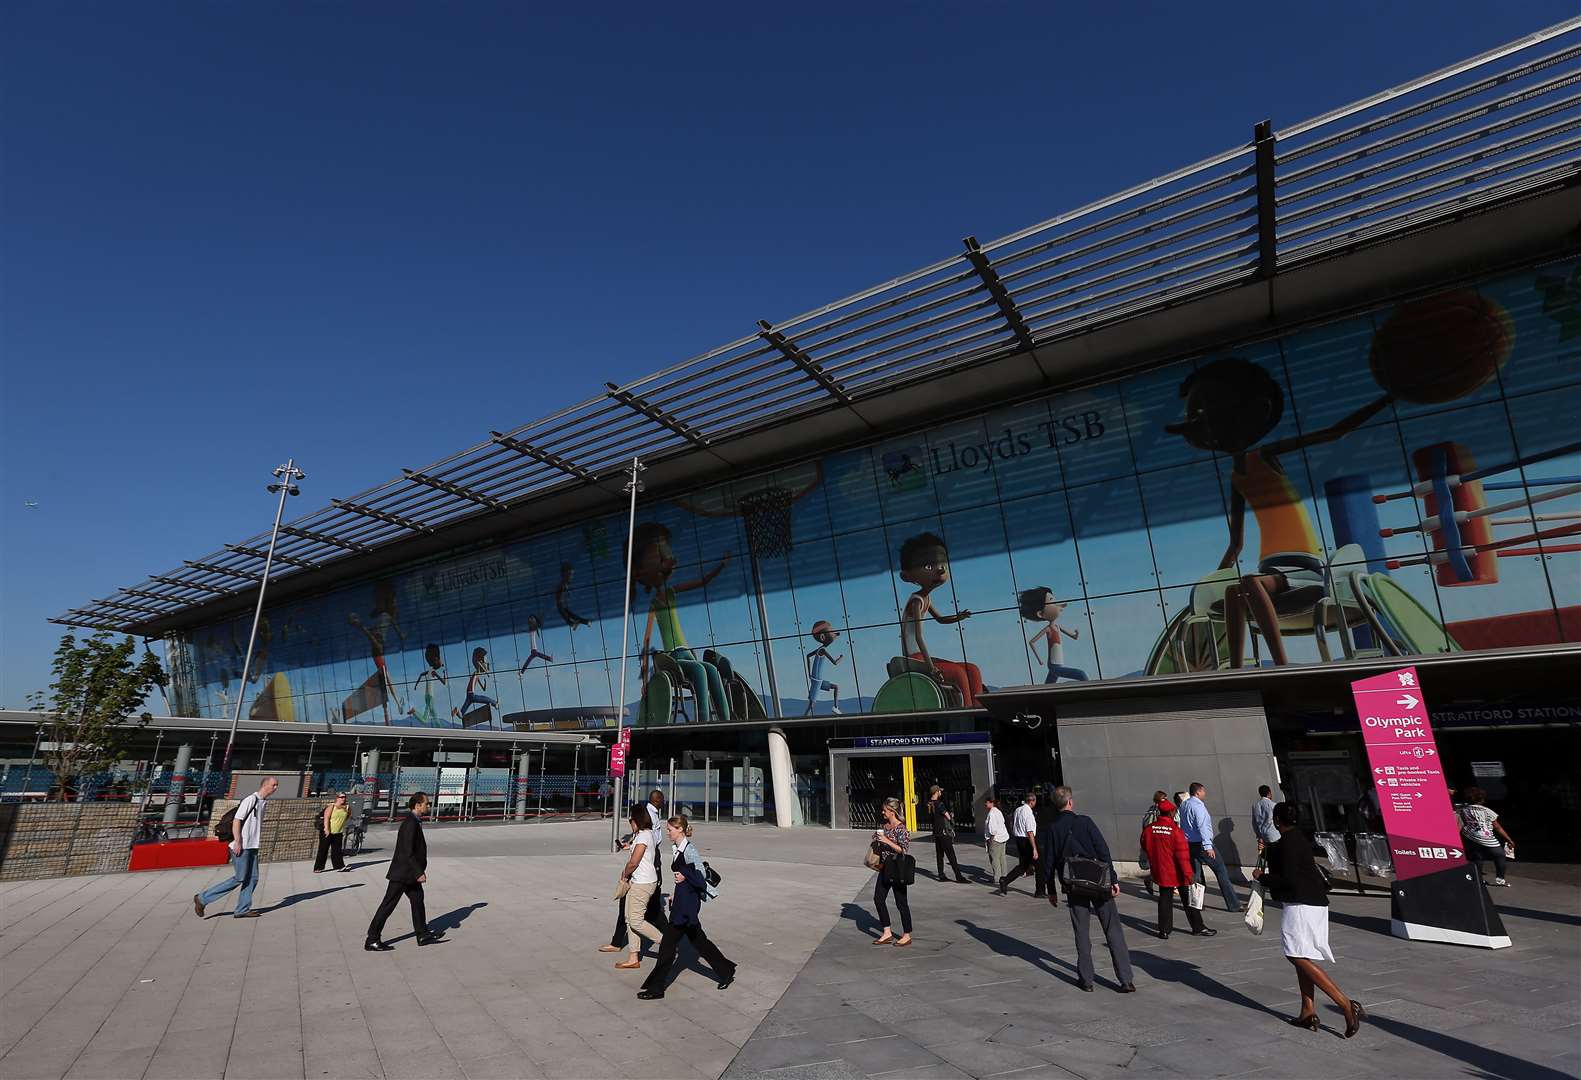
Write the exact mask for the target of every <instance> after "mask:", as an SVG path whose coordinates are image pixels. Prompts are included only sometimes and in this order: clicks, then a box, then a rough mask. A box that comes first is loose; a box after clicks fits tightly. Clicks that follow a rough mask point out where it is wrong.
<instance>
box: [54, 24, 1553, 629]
mask: <svg viewBox="0 0 1581 1080" xmlns="http://www.w3.org/2000/svg"><path fill="white" fill-rule="evenodd" d="M1578 179H1581V17H1578V18H1573V19H1570V20H1567V21H1565V22H1562V23H1559V24H1557V25H1555V26H1552V27H1549V28H1548V29H1546V30H1542V31H1538V32H1536V33H1533V34H1530V35H1527V36H1526V37H1523V38H1521V39H1519V40H1517V41H1513V42H1510V43H1508V44H1506V45H1502V46H1500V47H1498V48H1495V49H1491V50H1489V51H1488V52H1485V53H1482V54H1480V55H1479V56H1475V57H1471V58H1469V59H1467V60H1464V61H1461V62H1459V63H1456V64H1453V65H1450V66H1449V67H1446V68H1442V69H1440V70H1438V71H1435V72H1432V73H1431V74H1428V75H1425V76H1423V77H1421V78H1418V79H1415V80H1412V81H1411V82H1408V83H1405V84H1402V85H1400V86H1397V87H1393V88H1391V89H1389V90H1386V91H1383V92H1381V93H1379V94H1375V95H1373V96H1371V97H1369V98H1366V99H1363V100H1362V101H1358V102H1355V103H1354V104H1351V105H1347V106H1345V107H1343V108H1341V109H1337V110H1334V111H1332V112H1329V113H1326V114H1324V115H1322V116H1319V117H1315V118H1313V119H1311V120H1308V121H1305V122H1302V123H1300V124H1296V125H1293V126H1291V127H1289V128H1286V129H1284V130H1282V131H1278V132H1275V131H1273V130H1272V129H1271V125H1269V124H1268V123H1266V122H1264V123H1263V124H1259V125H1257V126H1256V129H1255V130H1254V133H1253V138H1252V140H1251V141H1249V142H1247V143H1245V144H1242V145H1240V146H1237V147H1234V148H1232V149H1229V150H1226V151H1224V152H1222V153H1219V154H1216V155H1213V156H1211V157H1209V158H1206V159H1204V160H1203V161H1200V162H1197V163H1196V164H1194V165H1190V166H1187V167H1185V168H1183V169H1179V170H1176V171H1174V172H1172V173H1169V174H1167V175H1165V176H1161V177H1158V178H1156V179H1154V180H1150V181H1147V182H1146V183H1143V184H1139V185H1136V186H1135V187H1132V188H1128V189H1126V190H1125V191H1122V192H1119V193H1117V194H1114V195H1111V196H1108V197H1106V198H1103V199H1099V200H1097V201H1095V202H1092V203H1089V204H1088V205H1086V206H1083V207H1080V208H1078V209H1076V210H1072V211H1069V212H1067V213H1064V214H1061V215H1058V216H1056V217H1053V218H1050V219H1048V220H1047V221H1044V222H1040V223H1039V224H1037V225H1034V226H1031V227H1029V228H1027V229H1023V230H1021V231H1019V232H1016V233H1012V234H1010V235H1009V236H1005V237H1002V238H1000V239H998V240H995V241H992V242H990V243H986V244H979V243H978V242H977V241H976V239H975V238H971V237H968V238H967V239H966V241H965V250H964V251H963V252H962V253H961V254H959V255H956V256H953V257H951V258H948V259H944V260H942V261H940V262H937V263H934V264H933V265H931V266H926V267H923V268H922V269H920V270H916V271H913V272H912V273H909V274H905V275H902V276H900V277H897V278H894V279H892V280H890V281H887V282H884V283H883V284H881V285H877V286H874V287H873V288H870V289H867V290H865V291H863V292H860V293H858V294H856V295H854V296H851V297H847V298H846V299H844V300H840V301H837V302H835V303H832V304H828V305H826V306H824V307H822V308H819V309H817V310H815V311H812V312H808V313H807V314H804V315H800V316H797V317H795V318H792V319H787V320H784V321H781V322H779V323H770V322H767V321H764V320H759V321H758V322H757V325H756V327H755V328H754V329H753V330H752V332H751V333H749V334H748V335H747V336H745V337H742V338H740V339H738V340H736V341H733V342H730V343H729V344H726V345H722V346H719V347H718V348H716V349H712V350H710V351H709V352H706V353H704V354H702V355H700V356H697V357H693V358H692V359H690V360H686V361H683V362H681V363H679V364H676V365H674V366H672V367H669V368H666V369H664V370H662V371H659V372H656V373H654V374H652V375H649V376H646V377H644V378H642V379H638V380H635V381H633V382H630V383H627V384H626V385H624V386H615V385H613V384H606V390H605V392H604V393H602V394H600V395H598V396H597V397H593V398H590V399H588V400H586V401H583V402H580V403H578V404H575V405H571V406H569V407H567V408H565V409H561V410H560V411H558V412H556V413H554V414H552V415H550V416H547V417H544V418H542V419H540V420H536V421H533V422H531V423H528V424H524V425H521V426H519V427H516V428H513V429H511V430H509V431H504V432H498V431H496V432H490V437H489V439H488V440H487V441H485V442H482V443H479V444H477V445H475V446H472V447H469V448H467V449H465V450H462V451H460V452H459V453H456V454H453V455H451V456H450V457H447V458H444V459H442V460H440V461H437V462H435V463H433V464H432V465H428V466H426V467H424V468H421V469H404V470H402V475H401V476H400V477H399V478H396V479H393V480H389V481H387V482H385V483H383V484H381V485H379V486H377V487H374V488H370V489H369V490H367V491H364V492H361V493H359V494H357V495H355V496H352V497H351V498H348V499H334V500H331V503H330V505H329V506H328V507H324V508H321V509H319V510H315V511H313V512H311V513H308V514H306V515H303V516H302V517H300V518H297V519H295V520H293V521H292V522H290V523H289V524H288V525H284V526H282V527H281V530H280V532H281V538H280V542H279V545H278V547H277V549H276V553H275V563H276V565H275V567H274V568H273V571H272V574H271V581H277V580H289V579H291V578H297V577H301V581H300V583H296V582H293V583H292V584H293V585H294V586H299V587H298V588H288V589H287V593H290V592H294V591H299V589H306V588H313V587H326V586H327V585H328V584H329V583H330V580H331V579H334V578H339V577H341V576H347V575H349V574H351V573H361V572H367V571H371V570H372V569H374V568H375V567H376V566H378V567H383V566H387V565H393V564H394V563H396V562H400V561H405V560H407V559H411V558H419V557H423V556H424V555H428V554H435V553H437V552H439V551H441V550H443V549H445V548H446V547H450V548H454V547H455V546H457V545H458V544H461V543H470V542H483V541H485V540H490V539H498V538H499V537H500V536H502V535H504V534H506V533H509V532H511V531H512V530H520V531H527V529H528V526H529V524H531V525H532V526H534V527H537V528H541V527H544V526H545V525H546V523H547V521H548V520H549V519H551V518H555V517H556V516H557V515H558V516H564V517H569V516H570V515H572V514H574V513H586V512H589V511H590V510H591V511H595V512H596V511H598V510H602V509H608V508H609V507H611V506H612V505H613V503H614V501H615V499H616V497H617V493H618V487H619V485H618V482H617V480H616V477H615V474H616V473H618V471H619V470H620V468H621V467H622V465H623V463H625V462H627V461H629V460H630V458H631V457H632V456H634V455H638V456H641V457H643V458H644V460H645V461H646V462H647V463H648V464H649V466H650V470H651V471H650V473H649V481H650V489H651V490H655V491H663V490H671V489H676V488H677V487H678V486H679V485H683V484H685V485H693V484H699V483H706V482H708V480H709V479H712V478H719V477H728V476H729V475H731V474H732V473H735V474H739V473H740V471H741V470H742V469H744V468H766V467H770V466H772V465H773V464H774V463H776V462H778V461H782V460H784V459H785V457H786V455H787V454H788V453H798V452H799V453H800V454H803V455H805V453H806V449H805V448H806V447H807V446H808V445H811V444H813V443H814V442H816V441H820V440H821V441H823V442H825V443H826V444H827V443H829V442H830V441H831V440H832V441H834V442H839V441H842V440H847V441H849V440H855V439H859V438H861V437H863V436H865V435H871V433H872V432H874V431H876V430H878V429H879V428H880V427H881V426H885V425H893V424H901V423H906V422H916V421H918V420H921V419H923V418H926V417H929V416H937V415H944V414H946V413H952V412H959V411H961V410H962V409H963V408H965V407H969V406H973V407H974V406H975V405H977V404H986V403H988V402H991V401H993V400H995V399H996V398H999V399H1003V398H1005V397H1008V396H1014V395H1016V394H1027V393H1030V392H1033V391H1036V390H1040V389H1042V390H1046V389H1048V388H1049V387H1052V386H1057V385H1062V384H1064V383H1067V382H1076V381H1080V380H1082V379H1091V378H1093V377H1094V376H1095V375H1097V374H1100V373H1102V374H1107V375H1108V376H1109V377H1113V376H1114V375H1116V374H1119V373H1120V372H1121V371H1123V370H1124V369H1125V366H1126V365H1127V364H1129V365H1130V366H1132V367H1134V366H1137V365H1138V364H1140V363H1145V362H1146V361H1148V360H1149V359H1150V360H1151V361H1152V362H1155V363H1156V362H1157V361H1158V359H1159V358H1158V357H1156V356H1154V357H1148V356H1147V355H1146V353H1147V350H1149V349H1154V350H1160V349H1169V350H1172V352H1173V355H1172V356H1171V357H1169V359H1173V358H1174V357H1175V356H1178V355H1179V354H1180V352H1181V351H1183V350H1188V349H1189V348H1191V347H1192V346H1193V345H1194V344H1206V343H1208V342H1219V341H1223V340H1226V335H1229V334H1232V333H1238V334H1243V335H1244V334H1248V333H1255V332H1267V331H1268V329H1269V328H1270V326H1272V325H1276V324H1279V323H1281V322H1290V321H1294V320H1299V319H1310V318H1313V317H1316V316H1317V315H1318V314H1319V313H1320V312H1322V311H1325V310H1326V311H1329V312H1332V311H1333V310H1334V309H1335V307H1336V306H1338V305H1341V304H1356V303H1360V302H1362V301H1363V300H1366V299H1371V300H1373V301H1376V300H1377V299H1378V298H1379V297H1380V296H1381V295H1383V291H1384V290H1385V289H1387V288H1394V289H1399V288H1402V287H1417V286H1420V285H1421V284H1423V283H1424V282H1425V281H1427V280H1428V277H1429V275H1432V274H1437V275H1438V276H1440V277H1442V276H1444V274H1445V271H1446V268H1448V269H1449V270H1450V271H1452V272H1456V273H1464V272H1469V271H1470V270H1472V269H1474V268H1476V267H1477V266H1479V265H1480V266H1487V265H1490V264H1492V263H1494V262H1496V261H1497V260H1499V259H1501V258H1502V259H1508V258H1511V257H1513V256H1514V255H1515V253H1517V252H1520V253H1534V252H1544V253H1546V252H1552V251H1554V250H1557V249H1559V248H1560V247H1561V245H1562V244H1563V243H1564V239H1563V238H1564V236H1565V234H1566V233H1567V232H1568V231H1569V229H1570V228H1571V227H1572V226H1573V225H1574V223H1575V220H1576V217H1577V214H1576V213H1575V212H1574V204H1575V201H1576V200H1574V199H1572V198H1570V196H1573V195H1574V194H1575V188H1576V185H1577V181H1578ZM1539 197H1542V198H1543V199H1545V200H1548V201H1550V202H1554V203H1556V204H1557V205H1553V206H1544V207H1542V209H1541V210H1540V211H1533V210H1532V209H1531V208H1530V206H1529V205H1528V204H1530V203H1531V201H1532V200H1534V199H1538V198H1539ZM1523 207H1525V209H1523ZM1494 212H1498V213H1503V214H1505V217H1504V218H1503V219H1502V220H1500V221H1499V223H1498V224H1497V225H1487V224H1480V225H1479V224H1478V221H1477V218H1478V217H1483V218H1486V217H1488V215H1490V214H1492V213H1494ZM1452 222H1453V223H1458V224H1457V228H1462V229H1463V234H1462V235H1457V237H1456V238H1455V242H1454V243H1444V242H1443V241H1441V240H1435V239H1434V238H1433V236H1432V234H1431V233H1430V232H1429V231H1428V230H1430V229H1433V228H1436V227H1439V226H1444V225H1446V224H1448V223H1452ZM1406 240H1410V243H1406V242H1405V241H1406ZM1383 241H1392V243H1391V245H1390V247H1389V249H1386V250H1385V251H1383V252H1375V253H1374V254H1372V255H1370V256H1369V259H1368V260H1367V266H1366V267H1365V268H1361V267H1357V266H1352V265H1349V264H1345V265H1344V269H1343V271H1340V272H1336V271H1335V270H1334V265H1335V262H1336V260H1337V259H1338V258H1339V257H1341V256H1346V255H1350V254H1353V253H1356V252H1359V251H1361V250H1363V249H1364V248H1365V249H1373V248H1376V246H1377V245H1379V244H1380V243H1382V242H1383ZM967 367H971V368H972V369H973V371H974V374H973V378H972V380H971V386H970V387H967V388H964V389H963V388H962V387H960V386H959V385H958V384H957V385H954V386H952V387H951V389H950V392H949V393H948V394H943V395H941V394H940V393H939V390H938V385H937V382H936V380H937V379H938V378H940V377H941V376H945V375H948V374H951V373H953V372H958V371H960V370H961V369H963V368H967ZM792 420H796V421H798V424H797V427H796V431H797V435H798V440H797V441H799V443H800V447H799V448H797V447H796V446H795V445H794V444H792V443H788V442H787V439H786V437H785V427H786V425H787V424H788V423H789V422H790V421H792ZM528 504H531V507H532V510H533V513H532V515H531V516H532V518H533V520H532V521H531V522H528V521H527V520H526V518H527V516H528V515H525V514H522V513H520V511H522V510H523V509H524V508H525V507H526V506H527V505H528ZM441 530H443V535H442V536H441V535H437V534H439V533H440V531H441ZM267 544H268V534H267V533H263V534H260V535H258V536H254V537H250V538H248V539H247V540H244V541H242V542H240V543H237V544H228V545H226V546H225V548H224V549H223V550H221V551H219V552H215V553H213V554H210V555H206V556H204V557H203V558H201V559H196V560H190V561H188V562H185V563H184V564H183V565H182V566H181V567H180V568H179V569H176V570H172V571H170V572H168V573H164V574H159V575H154V576H152V577H150V578H149V579H148V580H147V581H145V582H143V583H141V584H140V585H139V586H137V587H129V588H123V589H121V590H119V591H118V592H116V593H115V594H114V595H112V596H110V597H107V598H105V599H103V600H95V601H91V602H90V603H89V604H87V605H85V606H83V607H80V608H74V609H72V610H71V611H69V612H67V613H66V614H65V615H63V616H60V617H58V618H56V619H53V620H51V621H53V622H57V623H63V624H66V625H74V626H89V627H96V628H104V629H110V630H116V631H125V632H129V633H142V634H145V635H149V636H158V635H159V634H161V633H163V632H165V631H167V630H170V629H174V628H177V627H181V626H186V625H192V624H195V623H198V622H201V621H207V620H208V619H211V618H217V617H220V616H221V615H223V614H227V613H229V612H230V611H231V610H233V609H237V608H239V607H240V606H241V605H242V604H243V603H244V602H245V601H246V599H247V598H249V597H250V596H251V595H252V588H253V587H254V585H256V584H257V583H258V582H259V581H260V580H261V576H262V575H261V569H262V564H263V553H264V552H263V549H264V548H265V547H266V546H267ZM397 545H398V546H399V551H395V550H389V551H386V550H385V549H393V548H394V547H396V546H397ZM373 553H378V557H376V558H369V556H370V555H371V554H373ZM353 555H356V556H359V558H358V559H357V560H355V561H354V563H352V564H343V565H342V566H341V567H339V568H337V572H336V573H333V574H322V573H320V574H317V575H307V576H304V575H303V572H304V571H309V570H321V569H322V568H324V567H326V566H329V565H330V564H334V563H338V562H341V561H342V560H346V559H348V558H349V557H350V556H353Z"/></svg>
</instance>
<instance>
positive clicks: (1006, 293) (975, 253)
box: [961, 236, 1035, 352]
mask: <svg viewBox="0 0 1581 1080" xmlns="http://www.w3.org/2000/svg"><path fill="white" fill-rule="evenodd" d="M961 242H962V243H964V244H965V245H966V261H967V262H969V263H971V264H972V269H973V270H975V271H977V276H978V277H979V278H981V279H982V282H983V286H984V287H985V288H986V289H987V290H988V295H989V296H991V297H993V298H994V303H995V304H997V305H998V306H999V313H1000V314H1001V315H1003V316H1004V317H1005V322H1007V323H1009V324H1010V332H1011V333H1012V334H1014V335H1015V337H1016V341H1018V342H1020V344H1021V347H1022V348H1023V349H1026V350H1027V351H1028V352H1031V351H1032V349H1033V348H1034V347H1035V346H1034V345H1033V344H1032V331H1031V330H1029V329H1028V328H1027V324H1026V320H1025V319H1023V318H1022V317H1021V312H1020V310H1019V309H1018V308H1017V307H1016V302H1015V298H1014V297H1012V296H1011V295H1010V290H1009V289H1007V288H1005V283H1004V282H1003V281H1000V280H999V272H998V271H997V270H995V269H994V264H993V263H991V262H989V261H988V256H987V255H985V254H983V248H982V245H981V244H979V243H978V242H977V237H975V236H968V237H967V238H966V239H965V240H963V241H961Z"/></svg>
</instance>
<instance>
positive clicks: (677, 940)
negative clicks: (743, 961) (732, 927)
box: [642, 923, 736, 993]
mask: <svg viewBox="0 0 1581 1080" xmlns="http://www.w3.org/2000/svg"><path fill="white" fill-rule="evenodd" d="M682 938H685V939H686V940H687V941H690V942H691V943H692V948H694V949H696V950H697V955H698V956H700V957H702V958H703V960H704V962H706V963H707V964H708V966H709V967H711V968H713V969H714V974H715V975H717V976H719V977H720V978H721V979H723V978H727V977H729V976H730V975H733V974H735V970H736V965H735V964H733V963H731V962H730V961H729V960H727V959H726V958H725V954H724V953H722V952H720V951H719V946H718V945H715V944H714V943H713V942H712V941H709V940H708V935H707V934H705V933H703V928H702V927H701V926H699V925H698V924H697V923H687V924H686V925H685V926H677V925H676V924H674V923H670V924H669V925H668V926H666V927H665V928H664V939H663V940H662V941H660V942H659V962H658V963H657V964H656V965H654V968H653V971H652V973H650V974H649V975H648V977H647V978H646V979H644V980H643V981H642V988H643V989H644V990H658V991H659V992H660V993H662V992H663V991H664V987H665V984H666V983H668V982H669V981H670V969H671V968H672V967H674V966H675V951H676V950H677V949H679V948H680V947H681V939H682Z"/></svg>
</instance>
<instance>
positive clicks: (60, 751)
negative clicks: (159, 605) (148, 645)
mask: <svg viewBox="0 0 1581 1080" xmlns="http://www.w3.org/2000/svg"><path fill="white" fill-rule="evenodd" d="M50 672H51V674H53V675H54V681H53V682H51V683H50V686H49V693H48V694H47V695H46V694H43V693H35V694H33V695H32V696H31V698H30V701H29V704H30V705H31V706H32V707H33V708H34V709H36V710H38V711H39V712H43V713H46V714H47V718H46V723H48V724H49V748H48V749H47V750H45V752H44V761H45V763H46V764H47V765H48V766H49V769H50V771H51V772H53V773H54V774H55V777H56V779H57V781H58V787H57V791H58V796H57V797H58V798H60V799H61V800H62V801H64V800H65V799H66V798H67V793H68V791H70V790H72V789H74V788H75V787H76V786H77V782H78V780H79V779H80V778H81V777H84V776H92V775H93V774H95V773H99V772H103V771H104V770H105V769H106V768H108V767H109V766H110V765H112V764H113V763H115V762H116V761H119V760H120V759H121V757H122V756H123V755H124V753H125V750H126V748H127V746H128V745H129V744H130V742H131V740H132V737H133V736H134V735H135V734H136V732H137V731H138V730H139V729H141V728H142V727H143V726H145V725H146V724H147V723H148V721H149V720H150V719H151V717H150V716H149V714H148V713H147V712H143V713H142V714H141V715H139V716H137V718H136V721H135V722H129V721H131V720H132V718H133V716H134V715H135V714H137V712H138V710H139V709H141V708H142V705H143V701H144V699H145V698H147V697H148V695H149V694H150V693H152V692H153V690H154V688H155V687H158V688H159V689H161V690H163V689H164V687H165V685H166V684H167V682H168V680H167V678H166V676H165V669H164V668H163V667H162V666H161V665H160V663H159V659H158V657H156V656H155V655H154V654H153V653H152V652H151V651H149V650H147V649H144V650H143V655H142V656H141V657H138V655H137V645H136V644H135V643H134V642H133V641H132V639H131V638H129V637H128V638H125V639H123V640H122V641H121V642H120V643H119V644H117V643H116V642H115V641H114V639H113V636H112V635H111V634H110V632H109V631H107V630H101V631H99V632H98V633H96V634H94V635H93V636H92V637H90V638H86V639H85V640H83V641H80V642H79V641H78V640H77V638H76V636H75V635H73V634H70V633H68V634H67V635H66V636H65V637H63V638H61V639H60V644H59V645H58V646H57V647H56V649H55V659H54V661H53V662H52V663H51V664H50Z"/></svg>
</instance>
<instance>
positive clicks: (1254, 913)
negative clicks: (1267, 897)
mask: <svg viewBox="0 0 1581 1080" xmlns="http://www.w3.org/2000/svg"><path fill="white" fill-rule="evenodd" d="M1246 929H1248V930H1250V931H1251V932H1252V933H1254V934H1257V935H1259V936H1261V934H1262V932H1263V887H1262V885H1260V884H1258V883H1256V882H1253V883H1252V892H1251V895H1250V896H1248V897H1247V898H1246Z"/></svg>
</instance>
